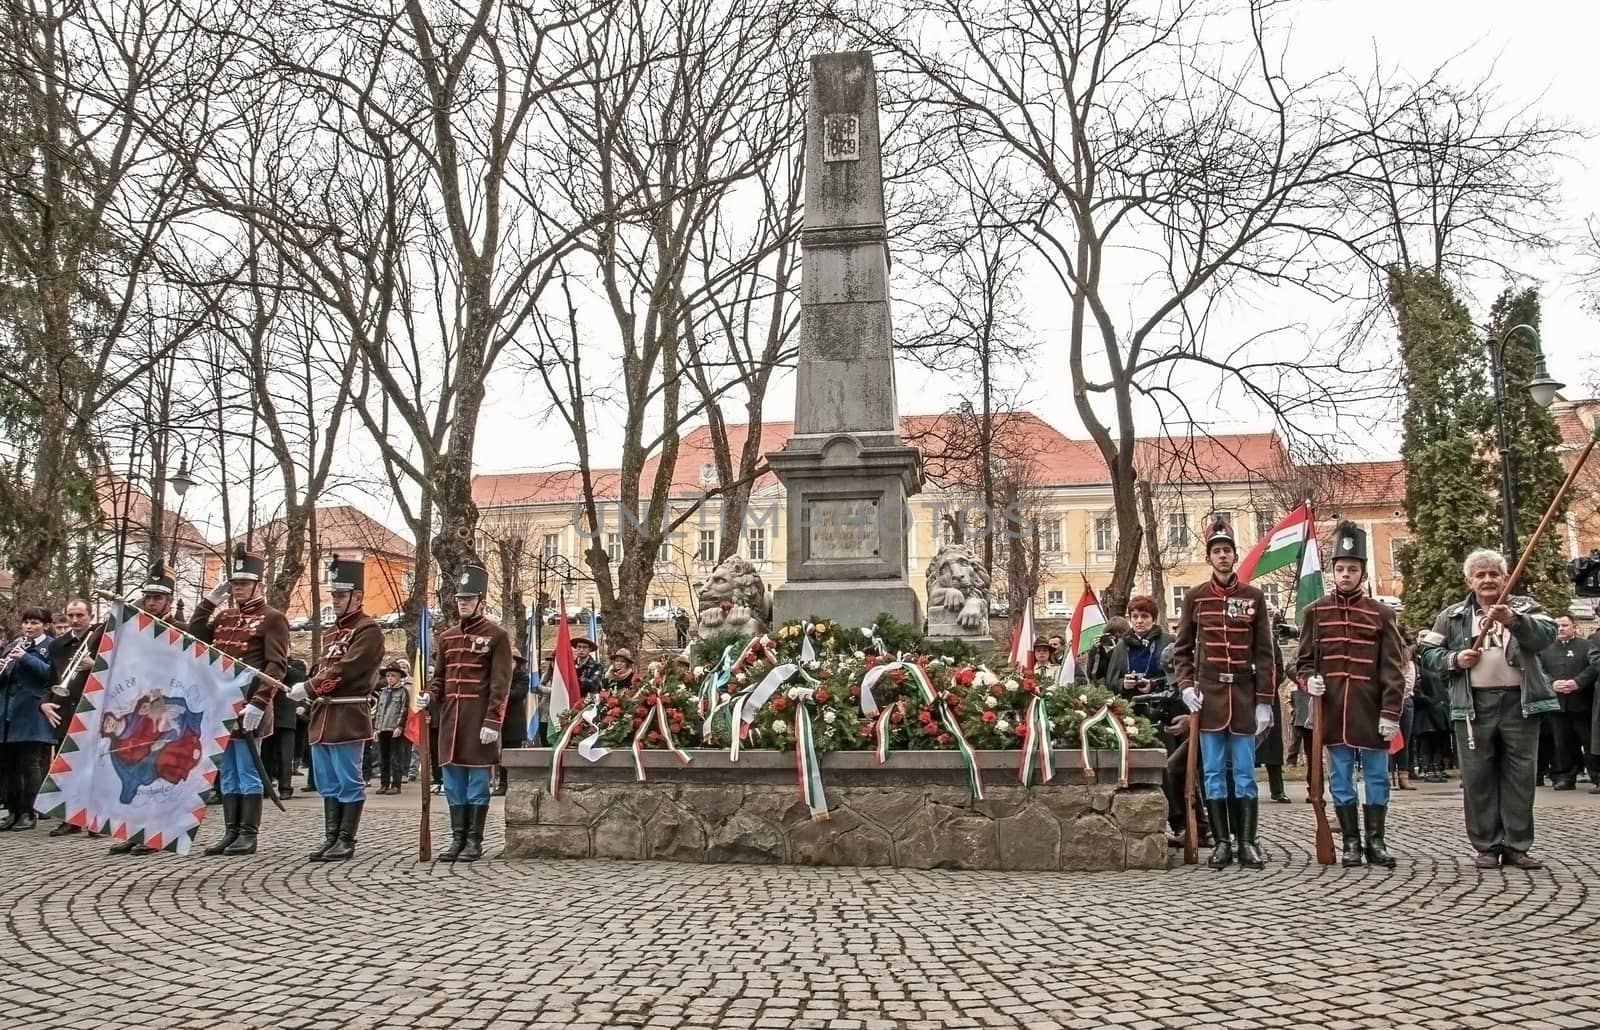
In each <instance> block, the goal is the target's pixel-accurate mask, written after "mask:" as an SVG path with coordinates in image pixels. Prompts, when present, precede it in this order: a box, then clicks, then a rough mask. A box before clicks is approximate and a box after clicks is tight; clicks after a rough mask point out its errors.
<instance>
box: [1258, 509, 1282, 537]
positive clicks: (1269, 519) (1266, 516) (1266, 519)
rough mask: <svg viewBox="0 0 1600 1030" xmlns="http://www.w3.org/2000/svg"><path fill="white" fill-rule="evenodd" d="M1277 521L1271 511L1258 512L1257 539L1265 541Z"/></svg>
mask: <svg viewBox="0 0 1600 1030" xmlns="http://www.w3.org/2000/svg"><path fill="white" fill-rule="evenodd" d="M1277 521H1278V520H1277V519H1276V518H1275V517H1274V516H1273V514H1272V512H1270V511H1258V512H1256V539H1257V540H1265V539H1266V538H1267V535H1268V534H1269V533H1271V532H1272V527H1273V526H1274V525H1275V524H1276V523H1277Z"/></svg>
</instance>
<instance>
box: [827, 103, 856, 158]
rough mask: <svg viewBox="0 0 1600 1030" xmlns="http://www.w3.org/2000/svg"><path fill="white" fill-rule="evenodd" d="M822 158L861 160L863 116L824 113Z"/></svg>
mask: <svg viewBox="0 0 1600 1030" xmlns="http://www.w3.org/2000/svg"><path fill="white" fill-rule="evenodd" d="M822 160H824V161H859V160H861V116H860V115H854V114H830V115H824V116H823V121H822Z"/></svg>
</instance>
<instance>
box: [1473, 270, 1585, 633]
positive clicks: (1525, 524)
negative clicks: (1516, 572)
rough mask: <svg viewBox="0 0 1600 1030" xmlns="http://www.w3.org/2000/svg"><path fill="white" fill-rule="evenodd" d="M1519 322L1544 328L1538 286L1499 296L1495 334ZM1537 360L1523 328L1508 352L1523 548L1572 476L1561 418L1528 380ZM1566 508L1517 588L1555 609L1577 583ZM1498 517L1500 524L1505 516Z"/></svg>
mask: <svg viewBox="0 0 1600 1030" xmlns="http://www.w3.org/2000/svg"><path fill="white" fill-rule="evenodd" d="M1517 325H1529V326H1532V327H1533V329H1534V330H1535V332H1537V331H1538V330H1539V292H1538V290H1535V289H1527V290H1521V291H1515V290H1510V289H1508V290H1506V291H1505V292H1504V293H1502V294H1500V296H1499V298H1498V299H1496V300H1495V302H1494V307H1493V308H1492V309H1491V310H1490V312H1489V328H1490V332H1491V333H1493V335H1494V338H1495V339H1496V340H1500V339H1501V338H1503V337H1504V336H1505V333H1506V330H1508V329H1510V328H1511V327H1513V326H1517ZM1541 342H1542V341H1541ZM1547 349H1548V348H1547ZM1537 364H1538V360H1537V357H1536V355H1535V349H1534V338H1531V337H1529V336H1528V334H1526V333H1517V334H1516V335H1514V336H1512V337H1511V338H1510V339H1509V340H1507V341H1506V345H1505V351H1504V355H1503V358H1502V370H1503V376H1504V380H1505V393H1506V430H1507V435H1508V436H1509V438H1510V443H1511V483H1512V498H1513V499H1514V500H1515V502H1516V515H1517V518H1516V522H1517V546H1519V547H1522V548H1526V547H1527V546H1528V543H1529V542H1530V541H1531V540H1532V539H1533V531H1534V529H1536V528H1537V527H1538V525H1539V520H1540V519H1541V518H1542V517H1543V516H1544V512H1545V509H1546V508H1548V507H1549V506H1550V501H1551V499H1553V498H1554V497H1555V494H1556V491H1557V490H1558V489H1560V487H1561V481H1562V480H1563V479H1564V478H1566V469H1565V468H1564V467H1563V466H1562V463H1561V453H1560V446H1561V431H1560V430H1559V429H1557V428H1556V421H1555V419H1554V418H1552V417H1551V416H1550V412H1548V411H1546V410H1545V409H1544V408H1541V407H1539V405H1537V404H1535V403H1534V402H1533V398H1532V397H1531V396H1530V395H1529V394H1528V381H1529V380H1531V379H1532V378H1533V374H1534V369H1535V367H1536V366H1537ZM1493 484H1494V487H1493V488H1494V491H1495V493H1496V494H1497V495H1498V493H1499V492H1500V476H1499V471H1498V469H1496V470H1495V475H1494V479H1493ZM1565 514H1566V505H1565V504H1563V505H1562V506H1561V508H1560V510H1559V511H1557V512H1556V519H1555V522H1554V524H1553V525H1552V527H1551V528H1550V529H1547V530H1546V531H1545V535H1544V539H1543V540H1541V541H1540V543H1539V549H1538V551H1537V552H1535V554H1534V556H1533V558H1532V559H1531V560H1530V561H1529V562H1528V567H1527V569H1526V570H1525V571H1524V572H1523V574H1522V578H1521V579H1520V580H1519V581H1518V582H1517V587H1516V591H1517V593H1519V594H1528V595H1531V596H1532V597H1534V598H1536V599H1537V600H1538V601H1539V603H1540V604H1542V605H1544V606H1545V607H1546V608H1548V609H1550V610H1551V611H1553V612H1559V611H1564V610H1566V608H1567V606H1568V605H1570V604H1571V603H1572V583H1571V581H1570V580H1569V579H1568V578H1567V569H1566V566H1567V561H1566V558H1565V557H1564V548H1563V547H1562V543H1563V540H1562V526H1563V525H1564V523H1563V522H1562V518H1563V517H1564V516H1565ZM1496 521H1497V524H1498V521H1499V520H1496ZM1517 558H1518V556H1517V555H1515V554H1508V555H1506V562H1507V563H1508V564H1511V565H1514V564H1515V563H1516V561H1517Z"/></svg>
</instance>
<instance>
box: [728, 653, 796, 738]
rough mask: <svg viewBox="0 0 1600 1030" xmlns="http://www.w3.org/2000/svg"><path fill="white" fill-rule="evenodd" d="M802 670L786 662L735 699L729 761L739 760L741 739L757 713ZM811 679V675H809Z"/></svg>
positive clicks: (771, 670)
mask: <svg viewBox="0 0 1600 1030" xmlns="http://www.w3.org/2000/svg"><path fill="white" fill-rule="evenodd" d="M798 672H800V666H798V665H796V664H795V663H794V662H785V663H784V664H782V665H779V666H775V667H774V668H772V669H770V670H768V672H767V675H766V676H765V678H763V679H762V680H761V682H760V683H759V684H757V685H756V686H755V687H754V688H752V689H750V690H748V691H744V692H742V693H740V694H739V695H737V696H736V697H735V698H734V699H733V717H732V719H731V720H730V721H729V723H728V730H729V735H730V736H731V737H732V738H733V740H732V742H731V743H730V744H729V745H728V761H730V762H737V761H738V760H739V741H740V740H741V739H743V737H744V736H745V735H746V734H747V733H748V732H749V726H750V724H751V723H753V722H755V721H756V713H757V712H759V711H761V709H762V707H763V706H764V705H766V703H767V701H769V700H770V699H771V698H772V695H773V694H776V693H777V692H778V688H780V687H782V686H783V685H784V684H785V683H787V682H789V681H790V680H791V679H793V678H794V676H795V674H796V673H798ZM807 678H808V679H809V677H807Z"/></svg>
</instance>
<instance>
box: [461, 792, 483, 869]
mask: <svg viewBox="0 0 1600 1030" xmlns="http://www.w3.org/2000/svg"><path fill="white" fill-rule="evenodd" d="M487 818H489V806H488V805H468V806H467V846H466V847H464V848H462V849H461V861H463V862H476V861H477V860H478V859H480V858H482V857H483V823H484V820H485V819H487Z"/></svg>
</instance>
